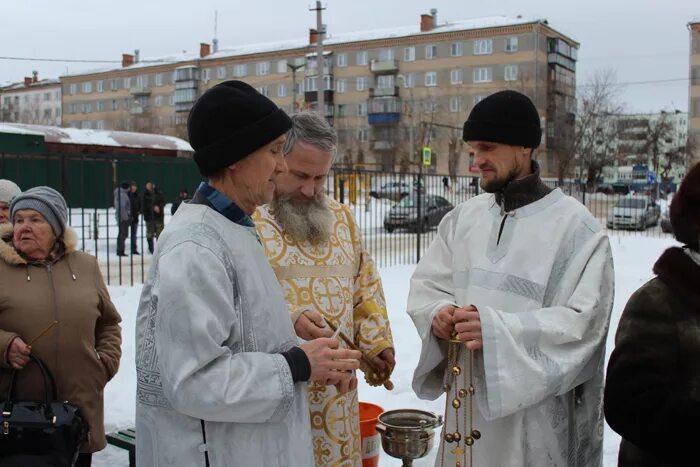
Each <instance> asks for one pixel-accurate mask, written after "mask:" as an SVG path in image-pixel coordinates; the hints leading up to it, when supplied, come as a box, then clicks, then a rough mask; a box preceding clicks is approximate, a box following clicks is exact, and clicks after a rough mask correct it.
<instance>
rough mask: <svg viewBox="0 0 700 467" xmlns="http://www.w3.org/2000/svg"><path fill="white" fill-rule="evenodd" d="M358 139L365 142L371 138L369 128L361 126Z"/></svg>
mask: <svg viewBox="0 0 700 467" xmlns="http://www.w3.org/2000/svg"><path fill="white" fill-rule="evenodd" d="M357 139H358V140H359V141H363V142H365V141H367V140H368V139H369V131H368V130H367V128H360V129H358V130H357Z"/></svg>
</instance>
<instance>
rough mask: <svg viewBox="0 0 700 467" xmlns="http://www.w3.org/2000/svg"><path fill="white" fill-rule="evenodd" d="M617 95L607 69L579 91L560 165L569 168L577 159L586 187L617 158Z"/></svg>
mask: <svg viewBox="0 0 700 467" xmlns="http://www.w3.org/2000/svg"><path fill="white" fill-rule="evenodd" d="M618 93H619V89H618V86H617V84H616V78H615V74H614V72H613V71H612V70H609V69H604V70H599V71H597V72H595V73H594V74H593V75H592V76H591V78H590V79H589V80H588V82H587V83H586V84H584V85H583V86H582V87H581V89H580V91H579V96H578V108H577V115H576V122H575V126H574V139H573V144H572V145H571V147H570V148H571V152H569V153H566V154H562V155H561V157H562V159H561V160H560V163H563V165H564V166H566V167H570V166H571V165H572V164H573V163H574V160H575V158H576V157H578V158H579V163H580V168H581V175H583V172H584V171H585V172H586V174H587V185H588V186H589V187H592V186H593V185H594V184H595V182H596V180H598V178H599V177H600V175H601V174H602V173H603V168H605V167H607V166H610V165H613V164H614V163H615V161H616V159H617V158H618V157H619V156H620V151H619V150H618V148H617V145H616V142H617V139H618V135H619V131H620V130H619V128H618V125H617V123H616V115H618V114H620V113H621V112H622V110H623V106H622V105H621V104H620V103H618V101H617V96H618Z"/></svg>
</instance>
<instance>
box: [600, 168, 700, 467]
mask: <svg viewBox="0 0 700 467" xmlns="http://www.w3.org/2000/svg"><path fill="white" fill-rule="evenodd" d="M671 224H672V225H673V232H674V235H675V237H676V239H677V240H678V241H679V242H681V243H683V244H684V246H683V247H672V248H669V249H667V250H666V251H665V252H664V253H663V254H662V255H661V257H660V258H659V259H658V261H657V262H656V264H655V265H654V273H655V274H656V277H654V278H653V279H652V280H650V281H649V282H647V283H646V284H644V285H643V286H642V287H641V288H640V289H639V290H637V291H636V292H635V293H634V294H633V295H632V297H631V298H630V300H629V302H627V306H626V307H625V310H624V312H623V314H622V318H621V320H620V324H619V326H618V328H617V334H616V336H615V350H614V351H613V353H612V355H611V356H610V362H609V363H608V373H607V383H606V387H605V399H604V409H605V418H606V419H607V422H608V425H610V427H611V428H612V429H613V430H615V431H616V432H617V433H619V434H620V435H621V436H622V438H623V439H622V442H621V444H620V454H619V457H618V466H619V467H631V466H634V467H647V466H648V467H652V466H653V467H671V466H697V465H699V464H700V461H698V453H697V445H696V443H697V440H698V433H700V428H698V424H699V423H700V248H699V245H698V243H699V242H700V164H697V165H695V167H694V168H692V169H691V170H690V171H689V172H688V175H687V176H686V177H685V179H684V180H683V183H682V184H681V187H680V189H679V190H678V193H677V194H676V196H675V197H674V198H673V203H672V204H671Z"/></svg>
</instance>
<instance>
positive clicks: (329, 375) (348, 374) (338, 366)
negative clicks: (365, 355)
mask: <svg viewBox="0 0 700 467" xmlns="http://www.w3.org/2000/svg"><path fill="white" fill-rule="evenodd" d="M339 346H340V343H339V342H338V340H337V339H333V338H329V337H320V338H318V339H314V340H312V341H309V342H306V343H304V344H302V345H300V346H299V347H301V350H303V351H304V353H305V354H306V357H307V358H308V359H309V364H310V365H311V381H314V382H316V383H319V384H324V385H325V384H337V383H342V382H343V381H348V382H349V381H350V380H351V379H352V378H353V377H354V375H353V373H352V370H357V369H358V368H360V358H361V357H362V353H361V352H360V351H359V350H352V349H340V348H338V347H339Z"/></svg>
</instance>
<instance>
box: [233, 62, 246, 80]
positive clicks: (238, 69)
mask: <svg viewBox="0 0 700 467" xmlns="http://www.w3.org/2000/svg"><path fill="white" fill-rule="evenodd" d="M247 75H248V65H246V64H245V63H241V64H238V65H233V76H234V77H236V78H241V77H243V76H247Z"/></svg>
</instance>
